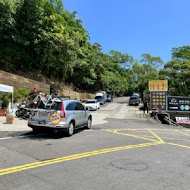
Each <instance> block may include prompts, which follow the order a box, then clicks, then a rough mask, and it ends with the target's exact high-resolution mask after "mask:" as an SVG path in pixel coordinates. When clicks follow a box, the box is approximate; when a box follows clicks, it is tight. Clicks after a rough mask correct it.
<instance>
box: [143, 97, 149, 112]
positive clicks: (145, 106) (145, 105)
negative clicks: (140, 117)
mask: <svg viewBox="0 0 190 190" xmlns="http://www.w3.org/2000/svg"><path fill="white" fill-rule="evenodd" d="M145 111H147V113H148V102H147V99H145V100H144V114H145Z"/></svg>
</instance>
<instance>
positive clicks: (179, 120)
mask: <svg viewBox="0 0 190 190" xmlns="http://www.w3.org/2000/svg"><path fill="white" fill-rule="evenodd" d="M176 122H177V123H178V124H190V119H189V117H176Z"/></svg>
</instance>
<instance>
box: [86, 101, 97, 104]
mask: <svg viewBox="0 0 190 190" xmlns="http://www.w3.org/2000/svg"><path fill="white" fill-rule="evenodd" d="M86 103H87V104H95V103H96V101H88V102H86Z"/></svg>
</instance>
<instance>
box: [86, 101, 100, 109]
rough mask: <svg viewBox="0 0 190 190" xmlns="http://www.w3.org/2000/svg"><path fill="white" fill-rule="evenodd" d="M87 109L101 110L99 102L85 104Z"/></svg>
mask: <svg viewBox="0 0 190 190" xmlns="http://www.w3.org/2000/svg"><path fill="white" fill-rule="evenodd" d="M84 105H85V107H86V108H88V109H89V110H97V109H99V108H100V102H98V100H93V99H92V100H88V101H87V102H86V103H85V104H84Z"/></svg>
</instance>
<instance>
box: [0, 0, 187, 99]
mask: <svg viewBox="0 0 190 190" xmlns="http://www.w3.org/2000/svg"><path fill="white" fill-rule="evenodd" d="M172 57H173V60H172V61H170V62H168V63H166V64H165V65H164V68H163V69H161V70H160V72H159V69H158V68H160V67H161V66H162V64H163V61H162V60H161V58H160V57H154V56H151V55H150V54H148V53H144V54H142V59H141V61H140V62H139V61H138V60H136V59H135V58H133V57H132V56H130V55H129V54H127V53H121V52H119V51H117V50H110V52H109V53H103V52H102V47H101V44H98V43H94V44H91V43H90V42H89V34H88V31H87V30H86V29H85V28H84V24H83V22H82V20H80V19H79V18H78V17H77V12H76V11H74V12H72V13H70V12H69V11H67V10H66V9H65V8H64V5H63V3H62V1H61V0H1V1H0V65H1V68H2V69H4V70H6V71H11V72H14V73H17V72H18V71H19V70H22V71H36V70H37V71H40V72H41V73H42V74H44V75H46V76H48V77H50V76H52V77H55V78H57V79H58V80H60V81H63V82H67V83H72V84H73V85H74V86H75V87H76V88H78V89H80V90H84V91H90V92H94V91H97V90H106V91H107V92H109V93H113V94H115V95H120V96H121V95H124V94H131V93H132V92H134V91H136V92H140V93H141V94H142V93H146V92H148V81H149V80H157V79H168V80H169V85H170V93H171V94H173V95H176V94H178V93H180V95H181V94H183V95H189V94H190V92H189V90H188V89H189V85H190V81H189V79H190V73H189V70H190V68H189V65H190V63H189V61H190V47H189V46H183V47H178V48H173V49H172ZM175 86H177V87H175Z"/></svg>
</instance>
